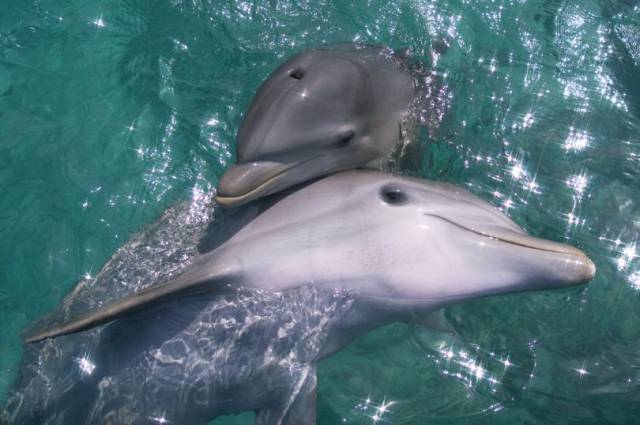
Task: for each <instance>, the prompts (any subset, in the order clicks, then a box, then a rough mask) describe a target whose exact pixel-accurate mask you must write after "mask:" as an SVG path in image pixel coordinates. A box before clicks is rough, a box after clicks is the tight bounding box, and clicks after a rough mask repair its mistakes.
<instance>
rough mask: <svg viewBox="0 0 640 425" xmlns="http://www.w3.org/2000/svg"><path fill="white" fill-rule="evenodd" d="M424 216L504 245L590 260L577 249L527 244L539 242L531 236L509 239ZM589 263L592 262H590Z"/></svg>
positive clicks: (436, 216) (435, 215)
mask: <svg viewBox="0 0 640 425" xmlns="http://www.w3.org/2000/svg"><path fill="white" fill-rule="evenodd" d="M424 215H425V216H427V217H434V218H437V219H440V220H442V221H446V222H447V223H449V224H452V225H454V226H456V227H458V228H460V229H462V230H466V231H468V232H471V233H475V234H476V235H478V236H482V237H485V238H489V239H493V240H497V241H500V242H504V243H507V244H510V245H515V246H521V247H523V248H529V249H535V250H537V251H544V252H553V253H557V254H565V255H571V256H574V257H584V258H585V259H587V260H588V258H587V257H586V255H585V254H584V253H583V252H582V251H580V250H578V249H576V248H573V247H572V246H567V247H566V248H564V249H563V248H560V247H555V246H542V245H541V244H540V245H536V244H533V243H527V242H526V241H525V240H526V239H530V240H532V241H535V240H537V238H534V237H532V236H529V235H517V234H516V233H514V238H508V237H504V236H498V235H492V234H491V233H487V232H483V231H481V230H476V229H473V228H471V227H467V226H465V225H462V224H460V223H457V222H455V221H453V220H450V219H448V218H445V217H442V216H439V215H437V214H429V213H425V214H424ZM518 236H521V237H522V239H524V240H516V238H517V237H518ZM552 243H553V244H556V243H555V242H552ZM558 245H559V244H558ZM589 262H591V260H589Z"/></svg>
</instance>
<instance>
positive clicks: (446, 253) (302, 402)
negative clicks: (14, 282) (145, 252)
mask: <svg viewBox="0 0 640 425" xmlns="http://www.w3.org/2000/svg"><path fill="white" fill-rule="evenodd" d="M247 207H250V209H251V211H253V213H252V214H253V216H252V217H251V220H249V221H248V223H246V224H244V225H242V226H240V227H239V228H237V229H236V230H235V231H234V233H233V234H232V235H231V236H230V237H228V238H227V239H226V240H224V241H221V242H220V243H219V244H217V245H216V247H215V248H214V249H212V250H211V251H209V252H208V253H205V254H201V255H195V256H193V260H192V261H191V262H190V265H189V266H188V267H185V268H183V271H181V272H180V273H178V275H177V276H176V277H173V278H170V279H168V280H167V281H166V282H165V283H160V284H158V285H151V286H148V287H146V289H142V290H138V291H136V292H135V293H133V294H131V295H129V296H124V297H122V298H120V299H114V300H112V301H110V302H106V303H104V304H102V306H100V305H97V306H96V307H95V308H94V309H92V310H90V311H87V312H84V313H76V314H75V317H76V318H75V319H73V318H72V319H70V320H63V323H62V324H61V325H59V326H54V327H53V328H50V329H45V330H44V331H42V332H36V333H34V334H32V335H31V336H30V337H29V340H30V341H42V340H44V342H40V343H39V344H37V345H29V346H28V347H37V348H38V352H37V353H35V354H33V355H32V362H37V363H36V364H37V365H34V364H27V365H26V366H25V367H23V372H22V375H23V376H22V378H21V379H20V380H19V385H18V387H17V390H16V392H15V394H14V395H13V396H12V397H11V398H10V399H9V404H8V407H7V409H6V410H5V413H4V416H3V417H4V418H5V419H7V420H8V421H9V423H16V424H35V423H38V424H40V423H46V424H62V423H87V424H98V423H118V424H120V423H127V424H129V423H130V424H134V423H135V424H138V423H154V420H155V421H156V422H155V423H157V419H158V418H163V419H166V420H168V421H171V422H172V423H180V424H201V423H206V422H207V421H209V420H211V419H213V418H215V417H216V416H218V415H221V414H229V413H237V412H242V411H247V410H249V411H254V412H256V423H257V424H260V425H274V424H302V425H305V424H314V423H315V384H316V374H315V370H316V366H317V364H318V362H319V361H321V360H322V359H324V358H326V357H327V356H330V355H331V354H333V353H335V352H336V351H338V350H340V349H341V348H342V347H344V346H345V345H347V344H348V343H350V342H351V341H352V340H353V339H355V338H356V337H358V336H359V335H362V334H364V333H366V332H368V331H370V330H372V329H374V328H376V327H378V326H382V325H384V324H387V323H391V322H397V321H409V320H411V318H412V317H415V316H416V315H424V314H427V313H429V312H433V311H436V310H438V309H440V308H442V307H444V306H446V305H449V304H451V303H455V302H458V301H462V300H468V299H474V298H478V297H484V296H488V295H498V294H507V293H513V292H523V291H537V290H544V289H554V288H565V287H569V286H572V285H577V284H581V283H585V282H587V281H589V280H590V279H592V278H593V276H594V274H595V266H594V264H593V263H592V262H591V261H590V260H589V258H587V256H585V254H584V253H583V252H581V251H580V250H578V249H576V248H573V247H571V246H569V245H565V244H561V243H556V242H552V241H548V240H543V239H539V238H536V237H532V236H529V235H527V234H526V233H525V232H524V231H523V230H522V229H521V228H520V227H518V226H517V225H516V224H515V223H514V222H513V221H511V220H510V219H509V218H508V217H506V216H505V215H504V214H502V213H501V212H500V211H499V210H496V209H495V208H493V207H492V206H491V205H490V204H488V203H487V202H485V201H483V200H481V199H480V198H477V197H476V196H474V195H472V194H470V193H469V192H467V191H466V190H464V189H461V188H458V187H456V186H453V185H450V184H443V183H433V182H427V181H421V180H416V179H411V178H404V177H398V176H391V175H386V174H382V173H379V172H375V171H365V170H354V171H345V172H340V173H337V174H334V175H331V176H328V177H326V178H324V179H321V180H318V181H315V182H312V183H309V184H307V185H305V186H304V187H302V188H299V189H298V190H295V191H292V192H290V193H288V194H284V195H282V196H281V197H280V198H279V199H275V200H274V201H273V202H272V204H271V205H268V206H266V207H265V208H264V209H263V210H256V209H255V208H256V207H255V206H247ZM173 222H175V220H173ZM168 276H170V274H168ZM65 319H66V317H65ZM115 319H118V320H115ZM109 321H113V323H111V324H110V325H108V326H101V327H97V328H95V327H94V326H96V325H99V324H104V323H107V322H109ZM81 330H85V331H84V332H79V331H81ZM74 332H75V333H74ZM72 333H74V334H72ZM63 334H72V335H67V336H64V337H60V338H52V337H55V336H59V335H63ZM76 338H78V339H76ZM65 341H69V343H66V344H65ZM65 350H66V351H65ZM74 350H75V351H74ZM49 359H57V361H58V363H57V369H54V370H51V369H49V368H47V367H46V362H47V361H49ZM51 361H52V360H51ZM43 363H44V364H43ZM43 388H46V391H45V390H44V389H43Z"/></svg>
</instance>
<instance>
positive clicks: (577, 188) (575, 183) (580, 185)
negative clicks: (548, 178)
mask: <svg viewBox="0 0 640 425" xmlns="http://www.w3.org/2000/svg"><path fill="white" fill-rule="evenodd" d="M566 184H567V187H569V188H570V189H573V191H574V192H575V194H576V195H577V196H581V195H582V194H583V193H584V190H585V189H586V188H587V185H588V184H589V176H587V175H586V173H584V172H583V173H581V174H576V175H574V176H571V177H569V178H568V179H567V180H566Z"/></svg>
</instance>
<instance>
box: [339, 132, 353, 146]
mask: <svg viewBox="0 0 640 425" xmlns="http://www.w3.org/2000/svg"><path fill="white" fill-rule="evenodd" d="M355 135H356V133H354V132H353V130H349V131H347V132H345V133H344V134H342V135H341V136H340V138H339V139H338V147H343V146H348V145H349V144H350V143H351V141H352V140H353V136H355Z"/></svg>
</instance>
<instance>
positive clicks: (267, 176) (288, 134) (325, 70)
mask: <svg viewBox="0 0 640 425" xmlns="http://www.w3.org/2000/svg"><path fill="white" fill-rule="evenodd" d="M385 52H386V50H384V49H382V48H377V47H371V46H368V47H361V48H357V49H355V48H351V49H345V48H342V49H340V48H321V49H315V50H309V51H306V52H303V53H301V54H298V55H296V56H294V57H293V58H291V59H290V60H288V61H287V62H286V63H284V64H283V65H282V66H280V67H279V68H278V69H277V70H276V71H274V72H273V73H272V74H271V75H270V76H269V78H268V79H267V81H265V83H264V84H263V85H262V87H261V88H260V90H259V91H258V93H257V94H256V96H255V98H254V99H253V102H252V104H251V106H250V108H249V111H248V113H247V115H246V117H245V118H244V121H243V122H242V124H241V126H240V129H239V131H238V137H237V139H238V144H237V154H238V163H237V164H235V165H232V166H231V167H229V168H228V169H227V170H226V172H225V174H224V175H223V177H222V179H221V180H220V183H219V185H218V195H217V201H218V203H220V204H221V205H223V206H236V205H240V204H243V203H246V202H249V201H251V200H254V199H257V198H260V197H262V196H265V195H269V194H272V193H275V192H278V191H281V190H283V189H286V188H288V187H291V186H293V185H295V184H298V183H301V182H304V181H307V180H310V179H313V178H315V177H319V176H322V175H325V174H329V173H331V172H334V171H337V170H342V169H348V168H355V167H358V166H360V165H364V164H366V163H368V162H370V161H372V160H375V159H377V158H380V157H382V156H384V155H386V154H389V153H391V152H392V151H393V148H394V147H395V146H396V144H397V142H398V140H399V134H400V131H399V127H400V122H401V120H402V118H403V116H404V114H405V113H406V112H407V110H408V108H409V105H410V103H411V101H412V100H413V96H414V84H413V79H412V78H411V77H410V76H409V74H408V73H407V72H406V71H404V70H402V69H401V67H400V66H399V65H397V64H396V63H395V62H393V61H392V60H391V59H390V58H389V55H388V53H385Z"/></svg>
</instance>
